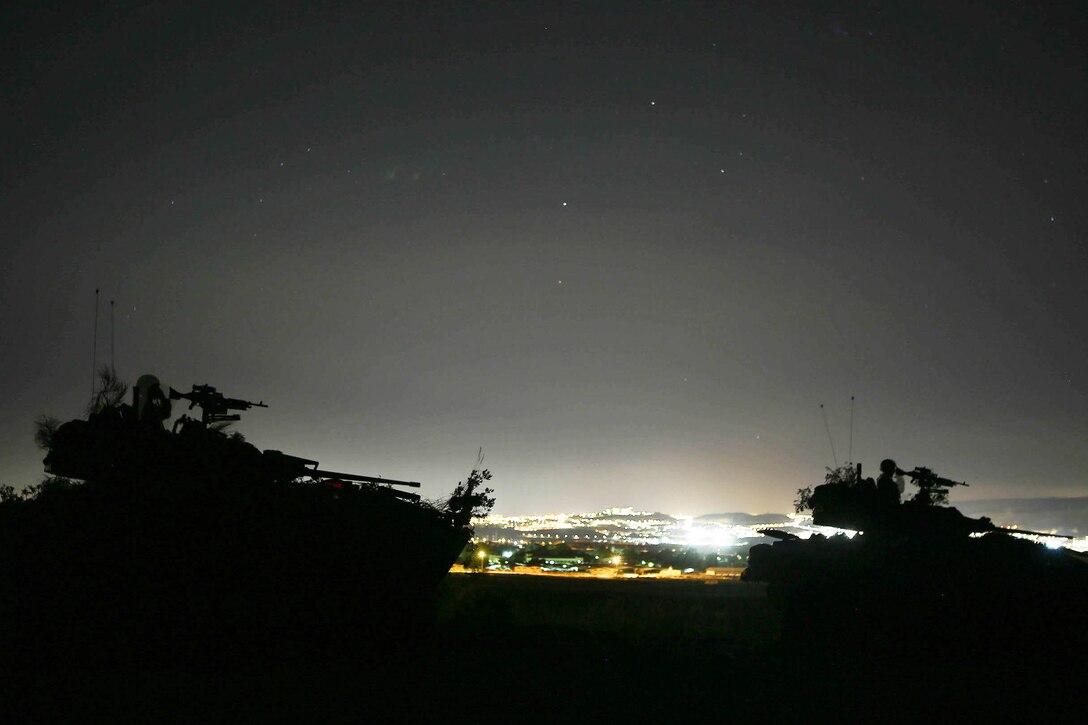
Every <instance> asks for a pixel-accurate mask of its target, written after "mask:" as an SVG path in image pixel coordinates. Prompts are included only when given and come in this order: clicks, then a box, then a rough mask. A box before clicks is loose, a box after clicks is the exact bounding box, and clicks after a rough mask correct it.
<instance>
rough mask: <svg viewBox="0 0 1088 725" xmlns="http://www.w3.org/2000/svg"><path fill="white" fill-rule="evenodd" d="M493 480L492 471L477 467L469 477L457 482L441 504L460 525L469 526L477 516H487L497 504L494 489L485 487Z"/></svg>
mask: <svg viewBox="0 0 1088 725" xmlns="http://www.w3.org/2000/svg"><path fill="white" fill-rule="evenodd" d="M490 480H491V471H489V470H487V469H486V468H485V469H483V470H480V469H478V468H475V469H473V470H472V473H470V474H469V475H468V478H467V479H466V480H465V481H463V482H462V483H458V484H457V488H455V489H454V490H453V493H452V494H450V497H449V498H448V499H446V501H445V503H444V504H442V505H441V508H442V509H444V510H445V511H446V512H447V513H448V514H449V515H450V517H451V518H452V519H453V522H454V523H455V524H457V525H458V526H468V524H469V522H470V521H471V520H472V519H473V518H476V517H480V516H487V514H489V513H490V512H491V508H492V507H493V506H494V505H495V497H494V496H492V495H491V494H492V493H494V489H491V488H488V487H484V482H485V481H490Z"/></svg>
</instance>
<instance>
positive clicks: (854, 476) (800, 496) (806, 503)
mask: <svg viewBox="0 0 1088 725" xmlns="http://www.w3.org/2000/svg"><path fill="white" fill-rule="evenodd" d="M824 470H825V471H826V473H825V474H824V483H825V484H826V483H837V484H842V485H844V486H854V485H857V482H858V469H857V467H856V466H855V465H854V464H852V463H845V464H843V465H841V466H839V467H838V468H831V467H828V468H826V469H824ZM811 509H812V486H805V487H804V488H799V489H797V498H796V499H795V500H794V502H793V510H794V511H795V512H796V513H799V514H800V513H804V512H805V511H810V510H811Z"/></svg>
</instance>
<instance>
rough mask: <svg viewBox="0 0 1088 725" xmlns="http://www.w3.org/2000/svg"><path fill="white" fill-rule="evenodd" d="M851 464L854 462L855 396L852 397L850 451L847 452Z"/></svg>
mask: <svg viewBox="0 0 1088 725" xmlns="http://www.w3.org/2000/svg"><path fill="white" fill-rule="evenodd" d="M847 458H848V459H849V462H851V463H853V461H854V396H853V395H851V396H850V450H849V451H848V452H847Z"/></svg>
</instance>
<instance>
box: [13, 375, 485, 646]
mask: <svg viewBox="0 0 1088 725" xmlns="http://www.w3.org/2000/svg"><path fill="white" fill-rule="evenodd" d="M171 401H185V402H188V403H189V406H188V407H189V410H193V409H194V408H200V411H201V415H200V417H199V418H192V417H189V416H188V415H183V416H181V417H179V418H178V419H177V420H176V421H175V422H174V424H173V425H172V426H170V427H169V428H168V427H167V426H166V422H167V420H168V419H169V418H170V415H171V408H172V405H171ZM256 407H267V406H265V405H264V403H263V402H256V403H254V402H251V401H247V400H242V399H237V398H228V397H226V396H224V395H223V394H222V393H220V392H219V391H217V390H216V389H215V388H213V387H211V386H208V385H194V386H193V388H192V390H191V391H190V392H187V393H180V392H178V391H176V390H173V389H172V388H171V389H168V390H167V391H165V392H164V390H163V388H162V386H161V384H160V383H159V381H158V380H157V379H156V378H155V377H154V376H150V375H145V376H143V377H141V378H140V379H139V381H138V382H137V384H136V386H135V387H134V389H133V395H132V401H131V404H120V403H117V404H113V405H105V406H103V407H101V408H100V409H99V410H97V411H95V412H93V413H92V414H91V415H89V417H88V418H87V419H86V420H82V419H80V420H73V421H70V422H67V423H65V424H64V425H61V426H60V427H59V428H57V429H56V430H55V431H54V432H53V433H52V435H51V436H50V437H49V440H48V452H47V455H46V457H45V461H44V463H45V469H46V471H47V472H48V473H49V474H51V475H52V476H53V477H55V478H53V479H51V480H50V481H49V482H48V483H47V484H46V485H43V486H42V487H41V490H40V491H39V492H38V494H37V496H36V497H34V498H33V499H30V500H15V501H5V502H3V503H2V504H0V591H4V592H8V593H9V594H10V593H15V592H17V593H18V595H17V596H14V595H11V596H5V597H2V598H0V621H2V622H5V623H8V624H10V623H13V622H18V623H19V626H18V627H12V626H5V627H3V629H2V631H0V649H3V650H4V651H5V656H7V657H12V658H13V659H14V660H15V661H16V663H17V665H20V666H21V665H28V664H32V663H33V661H34V660H35V658H41V657H56V656H57V655H58V654H60V653H63V656H64V657H66V658H68V659H72V658H76V659H79V658H84V659H86V660H87V661H88V663H91V662H97V661H99V660H102V661H108V662H109V663H113V664H116V663H117V662H118V661H122V660H123V661H125V662H133V661H140V660H143V659H146V660H148V661H158V662H161V661H163V660H164V659H166V660H169V661H180V662H186V661H193V662H203V661H209V660H216V661H218V660H221V659H224V658H226V659H231V658H235V659H236V658H239V657H240V658H248V659H252V658H253V657H258V658H268V657H277V658H281V659H282V658H290V657H294V656H306V655H313V656H320V657H336V656H340V655H347V654H352V655H360V654H365V653H369V654H370V655H372V656H374V657H380V656H382V653H383V652H385V651H387V648H389V647H399V646H402V644H403V643H398V638H400V639H403V638H404V637H406V636H407V635H408V633H411V632H413V631H418V629H419V628H420V627H425V626H426V625H427V622H428V619H429V616H430V612H431V610H432V608H433V606H434V601H435V596H436V592H437V586H438V584H439V582H440V581H441V579H442V578H443V577H444V575H445V573H446V572H447V571H448V570H449V568H450V566H451V565H452V563H453V561H454V560H455V559H456V557H457V556H458V554H459V553H460V551H461V550H462V548H463V547H464V545H465V544H466V542H467V541H468V539H469V536H470V535H471V529H470V528H469V521H470V519H471V517H472V515H473V513H474V512H480V511H483V510H486V509H488V508H489V507H490V505H491V503H492V502H493V499H491V498H489V497H488V495H487V494H489V493H490V489H487V488H484V487H483V486H484V482H485V481H486V480H487V479H488V478H489V477H490V474H489V473H488V472H487V471H480V470H477V471H474V472H473V475H472V476H470V477H469V479H468V481H467V482H465V483H463V484H460V485H459V486H458V487H457V488H456V490H455V491H454V492H453V494H452V495H451V496H450V497H449V498H448V499H447V500H446V501H445V502H444V503H442V504H431V503H428V502H425V501H421V500H420V497H419V495H418V494H416V493H414V492H411V491H405V490H402V489H405V488H408V489H411V488H417V487H419V483H417V482H414V481H399V480H393V479H387V478H382V477H378V476H367V475H361V474H353V473H339V472H334V471H327V470H322V469H320V468H319V467H318V462H317V461H314V460H310V459H306V458H301V457H298V456H292V455H288V454H284V453H281V452H280V451H274V450H265V451H261V450H259V449H257V448H256V447H255V446H253V445H251V444H249V443H248V442H246V441H245V440H244V439H243V438H242V436H241V435H240V434H238V433H231V432H229V431H227V430H224V429H223V428H224V425H226V424H230V423H233V422H235V421H237V420H238V418H239V415H238V412H236V411H244V410H247V409H251V408H256ZM72 479H78V480H79V482H76V481H73V480H72ZM408 638H409V639H410V637H408Z"/></svg>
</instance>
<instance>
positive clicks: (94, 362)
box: [91, 287, 98, 400]
mask: <svg viewBox="0 0 1088 725" xmlns="http://www.w3.org/2000/svg"><path fill="white" fill-rule="evenodd" d="M97 365H98V288H97V287H96V288H95V290H94V344H93V345H91V400H94V377H95V370H94V369H95V366H97Z"/></svg>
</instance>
